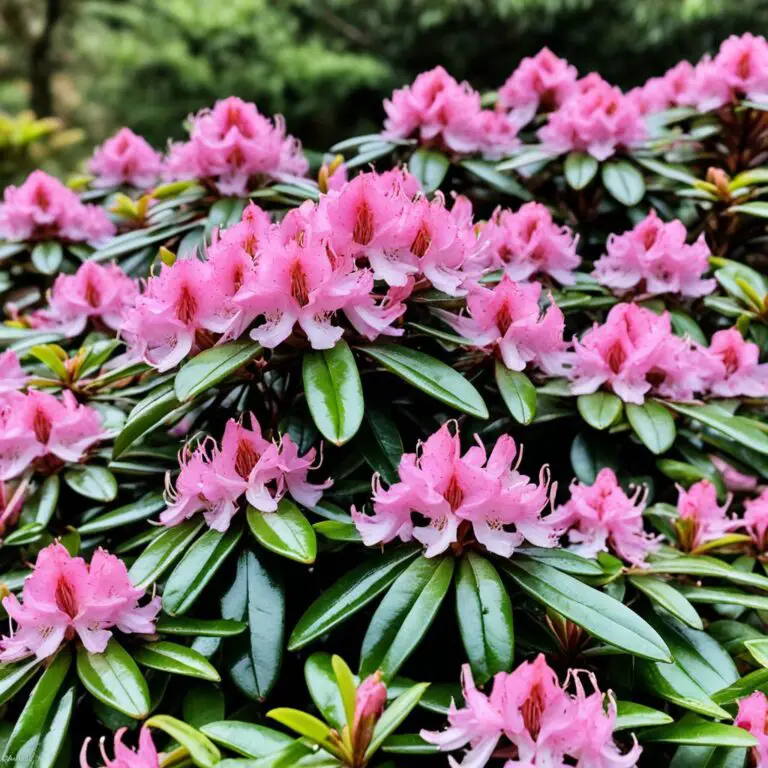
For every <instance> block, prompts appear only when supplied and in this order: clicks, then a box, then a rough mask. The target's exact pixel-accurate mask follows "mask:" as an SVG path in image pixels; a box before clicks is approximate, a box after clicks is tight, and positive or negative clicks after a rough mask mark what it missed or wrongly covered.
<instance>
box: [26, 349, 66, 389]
mask: <svg viewBox="0 0 768 768" xmlns="http://www.w3.org/2000/svg"><path fill="white" fill-rule="evenodd" d="M27 354H29V355H31V356H32V357H34V358H35V359H37V360H39V361H40V362H41V363H42V364H43V365H44V366H45V367H46V368H48V369H49V370H50V371H52V372H53V373H54V374H55V376H56V378H57V379H60V380H61V381H68V380H69V371H68V370H67V366H66V365H65V364H64V359H65V355H66V353H65V352H64V350H63V349H62V348H61V347H60V346H59V345H58V344H38V345H37V346H34V347H31V348H30V349H29V351H28V353H27Z"/></svg>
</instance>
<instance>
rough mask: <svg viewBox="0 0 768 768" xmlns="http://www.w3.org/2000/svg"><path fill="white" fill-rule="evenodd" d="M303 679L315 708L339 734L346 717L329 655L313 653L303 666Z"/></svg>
mask: <svg viewBox="0 0 768 768" xmlns="http://www.w3.org/2000/svg"><path fill="white" fill-rule="evenodd" d="M304 679H305V680H306V683H307V689H308V690H309V695H310V696H311V697H312V701H313V702H314V703H315V706H316V707H317V708H318V709H319V710H320V713H321V714H322V716H323V717H324V718H325V720H326V721H327V722H329V723H330V724H331V725H332V726H333V727H334V728H336V730H338V731H339V733H341V729H342V728H343V727H344V725H345V724H346V720H347V717H346V713H345V710H344V702H343V700H342V698H341V692H340V691H339V686H338V684H337V681H336V675H335V673H334V671H333V664H332V662H331V655H330V654H329V653H321V652H318V653H313V654H312V655H311V656H310V657H309V658H308V659H307V662H306V664H305V665H304Z"/></svg>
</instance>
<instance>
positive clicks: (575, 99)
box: [538, 73, 646, 160]
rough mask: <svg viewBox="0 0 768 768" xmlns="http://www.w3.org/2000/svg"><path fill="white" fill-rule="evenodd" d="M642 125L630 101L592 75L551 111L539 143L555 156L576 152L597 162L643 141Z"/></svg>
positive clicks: (644, 133) (539, 133)
mask: <svg viewBox="0 0 768 768" xmlns="http://www.w3.org/2000/svg"><path fill="white" fill-rule="evenodd" d="M645 135H646V132H645V126H644V125H643V121H642V118H641V116H640V113H639V111H638V109H637V107H636V106H635V104H634V103H633V101H632V100H630V99H628V98H627V97H626V96H624V94H623V93H622V92H621V90H620V89H619V88H616V87H615V86H611V85H609V84H608V83H607V82H605V80H603V79H602V78H601V77H599V76H596V75H595V74H594V73H592V75H588V76H587V77H586V78H584V79H582V80H580V81H579V83H578V84H577V90H576V91H575V92H574V93H573V94H572V95H571V97H570V98H568V99H566V101H565V102H564V103H563V105H562V106H561V107H560V108H559V109H557V110H556V111H555V112H552V113H551V114H550V116H549V120H548V122H547V124H546V125H545V126H544V127H543V128H541V129H539V131H538V137H539V140H540V141H541V142H542V144H544V145H545V146H546V147H548V148H550V149H551V150H552V151H555V152H558V153H564V152H571V151H573V150H577V151H580V152H588V153H589V154H590V155H592V156H593V157H595V158H596V159H597V160H606V159H608V158H609V157H610V156H611V155H613V154H615V153H616V152H617V151H626V150H629V149H632V148H633V147H634V146H636V145H637V144H638V143H640V142H641V141H642V140H643V139H644V138H645Z"/></svg>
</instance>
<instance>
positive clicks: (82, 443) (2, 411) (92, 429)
mask: <svg viewBox="0 0 768 768" xmlns="http://www.w3.org/2000/svg"><path fill="white" fill-rule="evenodd" d="M103 437H104V430H103V427H102V424H101V416H100V415H99V412H98V411H97V410H95V409H94V408H91V407H90V406H87V405H80V404H79V403H78V402H77V400H76V399H75V396H74V395H73V394H72V393H71V392H69V391H65V392H63V393H62V394H61V398H60V399H58V398H56V397H55V396H54V395H51V394H49V393H47V392H38V391H37V390H29V391H28V392H27V393H26V394H23V393H21V392H6V393H5V394H3V395H2V397H0V480H9V479H10V478H12V477H17V476H18V475H20V474H22V473H23V472H24V471H25V470H26V469H27V468H28V467H29V466H30V465H31V464H32V463H33V462H35V461H37V460H41V459H45V460H46V461H47V462H48V463H49V464H51V466H52V467H56V466H57V465H59V466H60V464H61V463H62V462H77V461H80V460H81V459H82V458H83V454H84V453H85V452H86V451H87V450H88V449H89V448H90V447H91V446H92V445H94V444H95V443H97V442H98V441H99V440H101V439H103Z"/></svg>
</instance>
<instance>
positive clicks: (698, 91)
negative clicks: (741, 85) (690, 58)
mask: <svg viewBox="0 0 768 768" xmlns="http://www.w3.org/2000/svg"><path fill="white" fill-rule="evenodd" d="M732 99H733V92H732V90H731V87H730V85H729V84H728V81H727V80H726V78H725V77H723V73H722V72H721V70H720V66H719V64H718V63H717V62H716V61H713V60H712V59H711V58H709V56H704V57H703V58H702V59H701V60H700V61H699V63H698V64H697V65H696V66H695V67H694V70H693V75H692V76H691V79H690V82H689V83H688V87H687V89H686V90H685V91H684V92H683V93H682V94H681V96H680V102H681V104H683V105H686V106H693V107H696V109H697V110H698V111H699V112H709V111H710V110H713V109H719V108H720V107H722V106H724V105H725V104H728V103H730V102H731V100H732Z"/></svg>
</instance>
